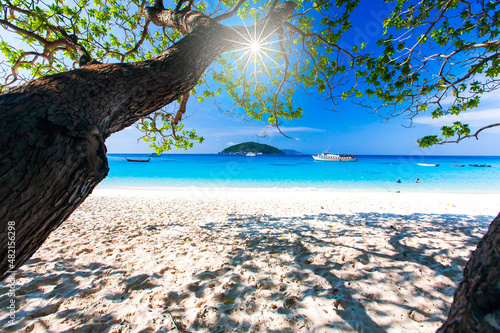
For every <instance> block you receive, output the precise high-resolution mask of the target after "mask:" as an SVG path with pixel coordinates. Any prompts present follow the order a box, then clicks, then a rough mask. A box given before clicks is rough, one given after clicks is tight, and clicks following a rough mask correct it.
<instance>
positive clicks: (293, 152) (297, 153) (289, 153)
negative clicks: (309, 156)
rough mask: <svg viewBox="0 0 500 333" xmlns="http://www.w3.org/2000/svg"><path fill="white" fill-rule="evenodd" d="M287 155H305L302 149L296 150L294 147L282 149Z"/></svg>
mask: <svg viewBox="0 0 500 333" xmlns="http://www.w3.org/2000/svg"><path fill="white" fill-rule="evenodd" d="M281 150H282V151H283V152H284V153H285V154H287V155H304V154H302V153H301V152H300V151H296V150H293V149H281Z"/></svg>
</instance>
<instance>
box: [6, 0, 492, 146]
mask: <svg viewBox="0 0 500 333" xmlns="http://www.w3.org/2000/svg"><path fill="white" fill-rule="evenodd" d="M294 2H295V3H296V6H297V7H296V10H295V12H294V14H293V15H292V16H291V17H290V19H289V20H288V21H287V22H286V23H285V24H284V25H283V26H282V27H281V28H279V29H278V30H276V31H275V32H274V33H273V34H271V35H269V36H266V35H263V34H262V30H261V29H257V28H256V27H257V25H256V24H255V23H256V22H259V21H261V20H262V18H263V17H264V16H265V15H266V14H267V13H269V11H270V10H272V9H273V8H274V7H275V6H276V5H277V4H278V3H279V2H278V1H259V0H221V1H207V0H200V1H196V2H193V1H188V2H180V3H174V2H173V1H167V0H165V1H161V0H160V1H158V0H155V1H152V0H150V1H148V0H92V1H91V0H77V1H75V2H74V3H73V4H71V5H68V2H65V1H62V0H54V1H46V2H44V1H42V0H0V4H1V5H2V8H3V13H2V14H3V15H2V17H1V18H0V25H1V26H2V27H3V28H4V29H5V31H7V32H11V33H12V34H5V37H2V40H1V41H0V48H1V51H2V53H3V56H4V60H3V63H2V64H1V70H2V74H3V75H2V77H3V82H2V83H1V86H0V89H1V90H0V91H1V92H5V91H7V90H8V89H9V88H10V87H13V86H15V85H18V84H20V83H23V82H26V81H28V80H31V79H33V78H37V77H41V76H44V75H49V74H54V73H58V72H62V71H67V70H70V69H72V68H76V67H78V66H84V65H86V64H89V63H92V62H101V63H112V62H134V61H145V60H147V59H150V58H151V57H153V56H154V55H155V54H158V53H160V52H162V51H164V50H165V49H167V48H168V47H170V46H172V45H173V44H174V43H175V42H176V41H178V40H179V39H180V38H182V35H183V32H182V31H179V30H178V29H175V28H168V27H165V26H157V25H155V24H152V22H151V21H150V20H148V18H147V15H144V14H143V13H144V11H145V9H146V8H147V7H150V6H152V7H157V8H166V9H172V10H175V11H182V10H184V11H189V10H194V11H199V12H203V13H205V14H206V15H207V16H209V17H211V18H213V20H215V21H217V22H220V23H221V24H225V25H241V24H242V23H243V24H245V25H246V26H248V29H247V33H246V34H245V36H244V38H245V39H246V42H244V43H241V49H240V50H239V51H237V52H232V53H228V54H224V55H222V56H221V57H220V58H219V59H218V60H217V61H216V62H215V63H214V64H213V65H212V66H211V67H210V68H209V69H208V70H207V71H205V73H204V75H203V77H202V78H201V79H200V80H199V82H198V86H197V87H196V88H195V89H193V90H192V92H191V95H195V96H196V98H197V99H198V100H199V101H204V100H206V99H215V103H216V106H217V107H218V108H219V109H220V110H221V111H223V112H231V113H233V114H240V115H241V116H242V117H244V118H247V119H251V120H257V121H262V122H264V123H266V124H267V125H268V126H275V127H278V129H279V126H280V124H281V123H282V121H284V120H293V119H297V118H299V117H301V116H302V114H303V112H304V110H302V109H301V108H300V107H296V106H294V104H293V97H294V96H295V95H297V94H310V95H312V94H314V95H315V96H317V95H318V94H320V95H321V96H323V97H324V98H325V99H327V100H329V101H330V102H331V107H332V108H335V107H337V105H338V103H339V101H341V100H342V99H350V100H351V99H352V100H354V101H355V102H356V103H358V104H360V105H363V106H365V107H367V108H371V109H372V110H374V111H375V112H377V113H379V114H380V115H381V116H383V117H393V116H396V115H405V116H407V117H409V118H410V119H413V117H415V116H416V115H418V114H420V113H421V112H426V111H428V112H431V114H432V117H433V118H439V117H442V116H444V115H448V114H451V115H459V114H460V113H462V112H470V110H472V109H474V108H476V107H477V106H478V105H479V102H480V98H481V96H482V95H483V94H485V93H490V92H492V91H494V90H496V89H497V88H498V75H499V72H500V59H499V56H500V53H499V51H498V50H499V46H500V40H499V39H498V33H499V30H498V29H499V24H500V23H499V22H500V11H499V6H500V5H499V4H498V2H496V1H463V0H433V1H430V0H420V1H410V0H398V1H391V0H386V1H385V2H386V3H389V4H392V5H393V6H394V10H393V12H392V13H391V15H390V16H389V17H387V18H386V19H385V21H384V22H383V25H384V29H385V30H384V35H383V36H380V39H379V40H378V42H377V43H376V45H367V44H365V43H361V44H360V45H354V46H353V47H352V48H349V49H347V48H345V47H344V48H343V47H342V45H343V43H342V41H343V38H344V37H343V36H346V34H347V35H348V33H349V31H350V30H351V29H352V25H351V19H350V16H351V15H353V13H354V14H355V13H356V11H357V10H359V8H357V7H358V6H359V4H360V0H320V1H314V0H294ZM2 36H4V33H2ZM13 36H17V37H16V38H17V40H14V39H13V38H14V37H13ZM186 56H189V55H186ZM228 97H229V98H230V100H232V103H231V104H229V105H228V104H227V103H226V104H224V103H221V102H220V101H227V100H229V99H228ZM188 98H189V95H185V96H183V97H182V98H181V99H179V101H178V106H170V110H169V109H166V110H158V112H157V113H155V114H153V115H151V116H150V117H148V118H147V119H143V120H142V121H141V122H140V123H139V124H138V128H139V129H141V130H142V131H143V132H144V134H145V135H144V138H143V139H144V140H145V141H148V142H150V143H151V147H152V148H154V149H155V150H156V151H157V152H162V151H164V150H167V149H170V147H171V146H172V145H173V146H176V147H180V148H188V147H190V146H192V142H193V141H198V142H202V141H203V138H202V137H199V136H198V135H197V134H196V132H195V131H193V130H184V129H183V125H182V124H181V123H180V122H181V120H182V115H183V114H184V113H185V112H186V103H187V100H188ZM499 125H500V124H491V125H490V126H487V127H484V128H481V129H479V130H478V131H476V132H475V133H472V131H471V128H470V126H469V125H468V124H464V123H462V122H461V121H460V120H459V119H458V120H457V121H455V122H454V123H453V124H450V125H449V126H444V127H443V128H442V138H440V137H438V136H427V137H424V138H422V139H420V140H419V144H420V145H421V146H429V145H432V144H436V143H444V142H448V141H459V140H461V139H463V138H465V137H471V136H476V137H477V134H478V133H479V132H480V131H482V130H484V129H485V128H490V127H494V126H499ZM454 139H455V140H454Z"/></svg>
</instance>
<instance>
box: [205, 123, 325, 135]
mask: <svg viewBox="0 0 500 333" xmlns="http://www.w3.org/2000/svg"><path fill="white" fill-rule="evenodd" d="M280 129H281V131H282V132H283V133H285V134H286V133H299V132H316V133H319V132H325V131H324V130H322V129H318V128H312V127H280ZM197 132H199V133H201V134H202V135H210V136H214V137H224V136H232V137H234V136H241V135H244V136H255V135H257V136H263V135H267V136H270V135H278V134H279V135H281V133H280V132H279V131H278V130H277V129H276V128H274V127H269V128H268V129H267V130H266V127H265V126H248V125H244V126H241V125H240V128H238V129H230V130H226V129H221V128H201V129H199V131H197Z"/></svg>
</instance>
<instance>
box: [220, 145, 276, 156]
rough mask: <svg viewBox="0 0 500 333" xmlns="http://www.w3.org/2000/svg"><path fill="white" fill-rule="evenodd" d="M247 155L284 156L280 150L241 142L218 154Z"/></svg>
mask: <svg viewBox="0 0 500 333" xmlns="http://www.w3.org/2000/svg"><path fill="white" fill-rule="evenodd" d="M247 153H256V154H258V153H261V154H275V155H276V154H285V153H284V152H283V151H282V150H280V149H278V148H276V147H273V146H270V145H266V144H263V143H257V142H243V143H239V144H237V145H234V146H231V147H227V148H226V149H224V150H223V151H221V152H220V153H219V154H247Z"/></svg>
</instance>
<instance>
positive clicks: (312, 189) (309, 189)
mask: <svg viewBox="0 0 500 333" xmlns="http://www.w3.org/2000/svg"><path fill="white" fill-rule="evenodd" d="M117 191H123V192H124V193H129V194H132V192H135V191H140V192H143V191H151V192H157V193H161V192H170V191H182V192H185V191H191V192H193V191H220V192H243V193H244V192H280V193H281V192H286V193H289V192H318V193H366V194H368V193H395V194H431V195H432V194H436V195H440V194H442V195H450V194H451V195H497V196H500V190H497V191H488V190H486V191H479V190H478V191H467V192H463V191H456V190H446V191H445V190H434V191H433V190H426V189H422V190H408V189H406V188H405V189H400V190H397V189H394V190H393V189H390V190H389V189H386V188H383V187H379V188H358V189H354V188H353V189H349V188H344V189H341V188H334V187H331V188H322V187H289V188H288V187H287V188H285V187H281V188H280V187H277V186H274V187H237V186H106V185H105V186H97V187H96V188H95V189H94V191H93V192H92V193H106V192H109V193H111V192H117ZM398 191H399V192H398Z"/></svg>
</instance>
